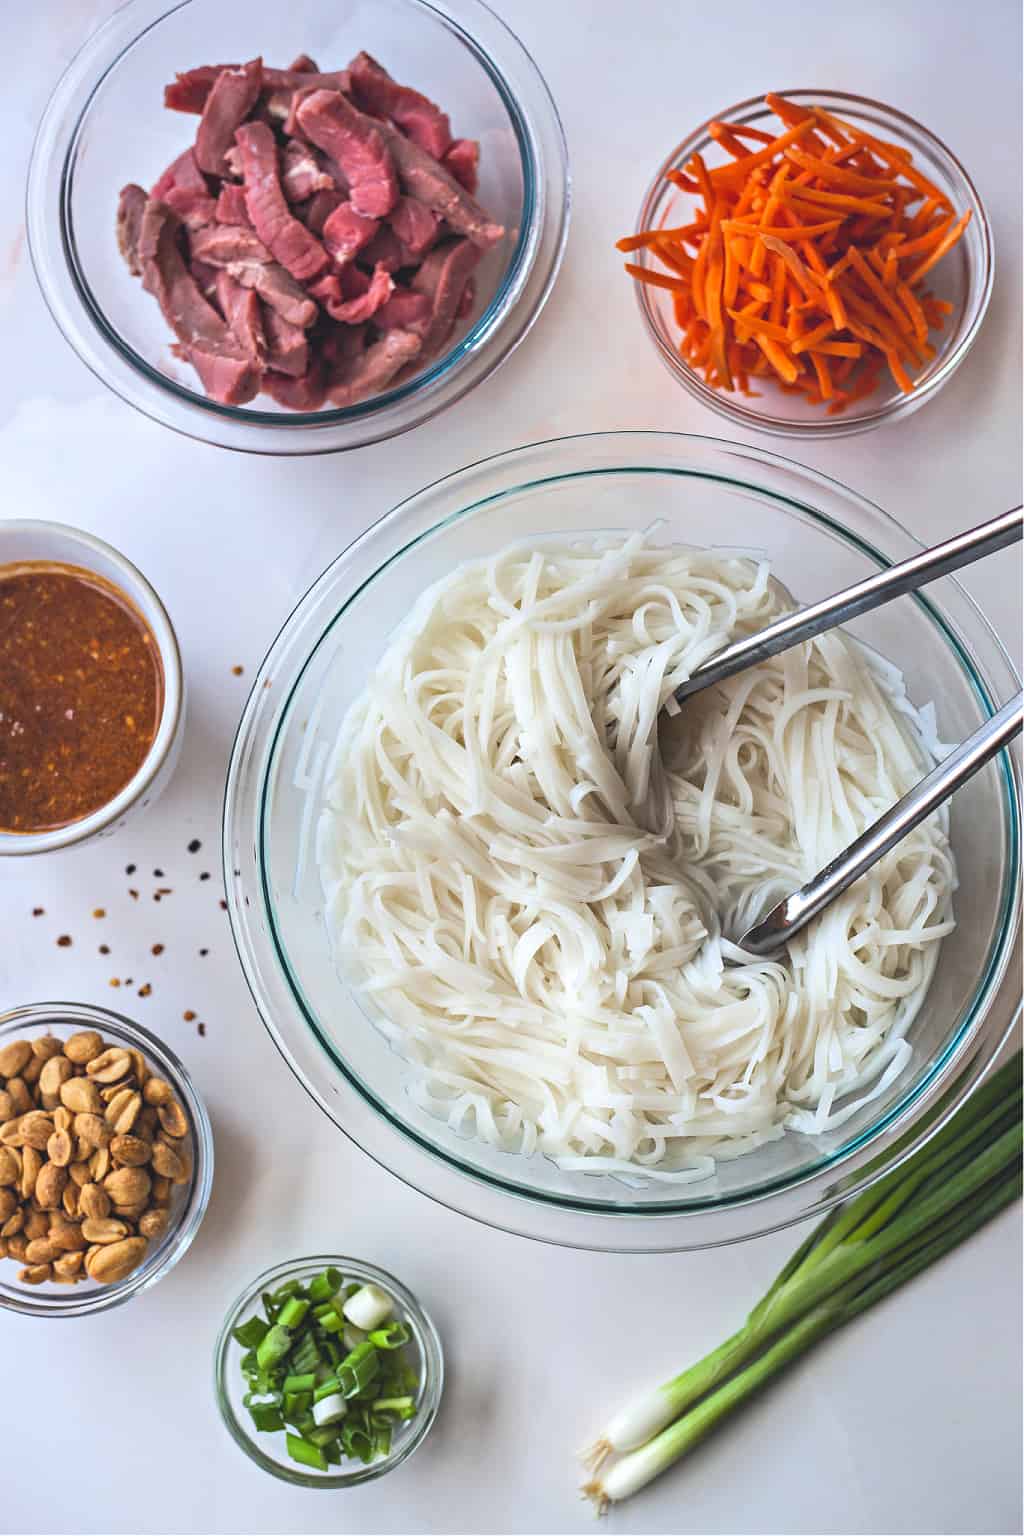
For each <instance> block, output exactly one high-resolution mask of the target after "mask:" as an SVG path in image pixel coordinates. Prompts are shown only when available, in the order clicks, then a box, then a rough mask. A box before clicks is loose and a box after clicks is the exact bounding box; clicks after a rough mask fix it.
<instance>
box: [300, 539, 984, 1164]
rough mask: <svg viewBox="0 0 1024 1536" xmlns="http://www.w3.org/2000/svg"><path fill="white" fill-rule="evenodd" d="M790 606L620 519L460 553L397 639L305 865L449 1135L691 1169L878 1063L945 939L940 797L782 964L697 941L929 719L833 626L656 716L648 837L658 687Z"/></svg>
mask: <svg viewBox="0 0 1024 1536" xmlns="http://www.w3.org/2000/svg"><path fill="white" fill-rule="evenodd" d="M790 607H792V603H791V600H790V599H789V597H788V594H787V593H786V592H785V590H784V589H783V588H782V587H781V586H780V585H779V584H778V583H777V582H775V581H774V580H773V579H771V577H770V573H769V571H768V567H767V565H766V564H765V563H764V562H763V561H758V560H756V559H753V558H750V557H748V556H740V555H734V554H731V553H728V552H716V551H713V550H694V549H688V548H680V547H675V546H673V547H668V548H655V547H648V546H646V545H645V544H644V542H643V540H642V539H640V538H639V537H634V538H630V539H626V540H623V539H615V540H611V539H609V540H603V541H602V540H597V541H591V542H588V543H586V544H584V545H575V546H556V545H551V546H548V545H545V546H544V547H543V548H542V549H539V550H538V549H531V548H527V547H523V546H512V547H510V548H508V549H505V550H503V551H502V552H501V553H500V554H498V555H496V556H495V557H494V558H492V559H490V560H481V561H476V562H474V563H471V564H467V565H464V566H462V567H461V568H460V569H458V570H456V571H455V572H454V573H453V574H452V575H451V576H449V577H448V578H447V579H445V580H444V581H442V582H439V583H438V584H437V585H436V586H434V587H432V588H431V589H430V590H429V591H427V592H425V593H424V594H423V597H422V599H421V601H420V602H419V603H418V605H417V606H416V608H415V609H414V611H413V612H412V614H411V615H410V616H409V618H408V620H407V621H406V622H405V623H404V624H403V626H402V627H401V629H400V631H399V632H398V633H397V634H396V636H395V638H394V640H393V642H392V644H391V645H390V647H389V649H388V651H387V653H386V654H385V656H384V657H383V659H382V661H381V662H380V664H379V666H378V668H377V669H376V671H375V673H374V675H373V676H372V678H371V679H370V682H369V685H368V687H367V689H366V691H365V693H364V694H363V695H362V696H361V697H360V698H359V699H358V700H357V702H356V703H355V704H354V705H353V707H352V708H351V709H350V711H349V713H348V715H347V717H346V719H345V722H344V725H343V727H342V730H341V733H340V736H339V739H338V742H337V744H336V747H335V750H334V754H333V757H332V761H331V764H330V766H329V768H328V774H327V790H326V802H325V805H324V807H323V809H322V813H321V817H320V823H319V829H318V857H319V862H320V869H321V875H322V879H323V883H324V889H325V893H326V897H327V907H326V911H327V916H328V925H329V928H330V931H331V934H332V939H333V942H334V945H335V952H336V955H337V957H338V959H339V963H340V964H341V966H342V968H343V970H344V972H345V973H346V974H347V975H348V976H349V977H352V976H355V977H357V978H358V979H359V980H360V981H361V982H362V984H363V985H364V986H365V987H366V988H367V991H368V993H369V994H370V995H371V996H372V998H373V1003H374V1007H375V1010H376V1009H379V1012H380V1016H381V1017H380V1027H381V1028H382V1029H383V1030H384V1031H385V1033H386V1034H387V1035H388V1036H389V1037H390V1038H391V1039H392V1040H393V1041H395V1042H396V1044H398V1045H399V1046H400V1048H401V1050H402V1051H403V1053H404V1054H405V1055H406V1056H407V1057H408V1058H409V1059H410V1060H411V1061H413V1062H415V1063H418V1065H419V1067H420V1068H421V1071H420V1072H419V1073H417V1074H416V1077H415V1081H414V1083H413V1085H412V1088H411V1092H412V1093H413V1095H414V1097H415V1098H416V1100H417V1102H418V1103H419V1104H420V1105H421V1106H422V1107H424V1108H425V1109H427V1110H429V1111H430V1112H431V1113H433V1114H436V1115H441V1116H443V1117H444V1118H445V1119H446V1120H447V1121H448V1122H449V1124H450V1125H451V1126H452V1128H453V1129H454V1130H456V1131H457V1132H459V1133H460V1134H463V1135H474V1136H477V1137H480V1138H483V1139H484V1140H486V1141H488V1142H490V1143H492V1144H493V1145H495V1146H500V1147H503V1148H509V1149H513V1150H519V1151H523V1152H526V1153H532V1152H533V1151H534V1150H538V1149H539V1150H540V1151H541V1152H543V1153H545V1154H547V1155H548V1156H550V1157H552V1158H554V1159H555V1160H556V1161H557V1162H559V1163H560V1164H561V1165H562V1166H563V1167H564V1168H566V1169H567V1170H579V1169H584V1170H586V1169H588V1168H590V1169H593V1170H594V1171H595V1172H597V1171H600V1172H618V1173H622V1174H632V1175H641V1174H650V1173H652V1172H655V1171H656V1172H657V1175H658V1176H659V1177H675V1178H677V1179H679V1180H692V1179H694V1178H698V1177H706V1176H707V1175H708V1173H709V1172H711V1171H713V1168H714V1159H715V1158H720V1157H730V1156H735V1155H737V1154H738V1153H741V1152H745V1151H747V1150H749V1149H751V1148H752V1147H755V1146H758V1145H760V1144H761V1143H763V1142H765V1141H767V1140H772V1139H775V1138H776V1137H778V1136H780V1135H782V1134H783V1132H784V1130H786V1129H787V1128H789V1129H793V1130H799V1131H806V1132H812V1133H821V1132H823V1131H827V1130H829V1129H833V1128H836V1127H837V1126H839V1125H841V1124H842V1122H843V1121H844V1120H845V1119H847V1118H848V1117H849V1116H850V1115H851V1114H853V1113H855V1112H856V1110H857V1108H858V1107H859V1106H860V1104H861V1103H862V1102H865V1101H866V1100H867V1099H869V1098H870V1097H872V1096H873V1095H875V1094H878V1093H880V1092H882V1091H884V1089H885V1087H887V1086H888V1084H889V1083H890V1082H891V1081H892V1080H893V1078H894V1077H895V1076H896V1075H898V1073H899V1072H900V1071H902V1070H903V1069H904V1067H905V1066H906V1062H907V1060H908V1059H909V1055H910V1048H909V1046H908V1044H907V1042H906V1041H905V1039H904V1038H903V1037H904V1034H905V1031H906V1029H907V1028H908V1026H909V1024H910V1022H911V1020H912V1019H913V1017H914V1014H915V1013H916V1011H917V1009H918V1007H919V1006H920V1003H921V1001H922V999H923V996H924V993H925V991H926V989H927V986H928V983H929V980H930V978H931V975H932V972H933V970H934V966H935V963H936V959H937V954H938V949H939V943H940V941H941V939H942V938H943V937H944V936H945V935H946V934H947V933H948V932H950V930H951V928H952V926H953V924H952V919H951V899H952V892H953V890H954V888H955V883H956V880H955V867H954V864H953V859H952V855H951V852H950V848H949V844H948V840H947V835H946V821H945V818H944V816H943V815H942V814H938V815H936V816H934V817H932V818H931V819H930V820H929V821H928V822H927V823H925V824H924V825H922V826H920V827H918V828H917V829H916V830H915V831H913V832H912V833H910V834H909V835H908V836H907V837H906V838H905V839H904V841H903V842H901V843H900V845H899V846H898V847H897V848H896V849H894V850H893V852H892V853H890V854H889V855H888V856H887V857H886V858H885V859H884V860H882V861H881V863H879V864H878V865H877V866H876V867H875V869H874V870H872V871H871V873H870V874H869V875H867V876H866V877H864V879H862V880H861V881H859V882H858V884H857V885H856V886H855V887H854V888H853V889H851V890H850V891H848V892H846V894H845V895H844V896H842V897H841V898H839V899H838V900H837V901H836V902H835V903H833V905H832V906H831V907H830V908H829V909H828V910H827V911H826V912H824V913H823V914H822V915H821V916H820V918H818V920H817V921H816V922H815V923H813V924H812V925H811V926H810V927H809V928H808V929H806V930H805V931H804V933H803V934H802V935H800V937H798V938H797V939H796V941H795V942H794V943H793V944H792V945H791V946H790V948H789V951H788V953H787V954H786V955H785V956H784V957H782V958H780V959H776V960H759V959H754V958H752V957H750V956H747V955H744V954H743V953H742V952H741V951H740V950H738V949H737V948H736V947H735V945H733V944H731V943H729V942H728V941H727V940H726V939H724V938H723V936H722V928H723V923H724V925H725V927H726V928H728V927H729V925H730V921H731V920H737V919H742V917H743V916H744V915H747V916H749V917H753V916H755V915H757V913H758V912H760V911H761V910H763V906H764V902H765V899H766V897H767V895H768V894H769V893H771V894H772V895H773V897H774V898H775V899H778V897H780V896H782V895H783V894H785V893H786V892H788V891H790V890H792V889H793V888H794V887H796V886H798V885H799V884H801V883H802V882H803V881H804V880H806V879H807V878H808V877H809V876H810V875H812V874H813V873H815V871H816V870H818V869H820V868H821V867H822V865H824V864H825V863H827V862H828V860H829V859H831V858H832V857H833V856H834V855H835V854H836V853H837V852H838V851H839V850H840V849H841V848H843V847H844V846H845V845H846V844H847V843H848V842H849V841H850V840H851V838H852V837H853V836H854V835H855V834H856V833H857V832H859V831H860V830H862V829H863V828H864V827H865V826H866V825H867V824H868V823H870V822H871V821H873V820H875V818H876V817H877V816H878V815H880V814H881V812H882V811H884V810H885V809H887V808H888V807H889V806H890V805H891V804H892V803H893V802H894V801H895V800H896V799H897V798H898V797H899V796H900V795H901V794H903V793H904V792H905V791H906V790H907V789H908V788H909V787H910V786H911V785H912V784H913V783H914V782H915V781H916V780H917V779H918V778H919V777H920V776H921V774H922V772H923V771H924V770H925V768H926V767H927V766H928V765H929V762H930V760H931V752H930V750H929V748H930V747H932V746H933V745H934V747H935V748H938V745H939V744H938V742H937V739H936V731H935V718H934V712H930V713H928V714H927V715H926V716H925V717H924V720H923V721H921V720H919V718H918V716H917V714H916V712H915V711H914V710H913V708H912V706H911V705H910V704H909V702H908V700H907V698H906V693H905V690H904V688H903V682H902V678H901V677H900V675H899V673H898V672H896V670H895V669H894V668H893V667H892V666H891V665H890V664H889V663H887V662H884V661H881V660H880V659H879V658H875V657H873V656H871V655H870V653H868V652H866V651H865V650H864V649H863V648H862V647H861V646H859V645H858V644H857V643H856V642H855V641H853V640H851V639H849V638H847V637H844V636H842V635H840V634H838V633H836V632H833V633H831V634H828V635H824V636H822V637H821V638H820V639H819V640H817V641H814V642H812V643H810V644H808V645H804V646H802V647H800V648H799V649H796V650H793V651H790V652H787V653H786V654H785V655H783V656H780V657H777V658H775V659H774V660H772V661H769V662H766V663H764V664H762V665H761V666H759V667H757V668H756V669H755V670H752V671H749V672H747V673H744V674H742V675H740V676H738V677H735V678H733V679H731V680H730V681H729V682H727V683H724V684H722V685H720V686H717V687H715V688H713V689H709V690H707V691H705V692H704V693H703V694H700V695H697V696H695V698H694V699H693V700H691V701H688V702H687V703H686V704H685V706H684V707H683V709H682V711H681V712H680V713H679V715H678V716H677V717H676V718H675V719H674V720H673V721H671V722H669V723H667V724H666V723H665V722H664V721H663V722H662V725H661V744H660V751H661V754H662V757H663V760H664V765H665V782H666V784H667V788H668V791H669V793H670V795H671V802H672V810H673V821H672V828H671V831H670V832H669V834H668V836H667V837H665V836H659V835H657V834H656V833H653V832H651V831H650V830H649V828H650V827H651V826H655V825H657V824H658V823H657V820H656V818H652V815H651V806H650V804H649V801H651V800H652V797H653V795H654V784H653V783H652V763H653V757H654V753H655V751H656V750H658V748H657V746H656V740H657V738H656V730H655V722H656V721H657V718H658V712H659V710H660V708H661V706H662V704H663V703H664V701H665V699H666V697H667V696H668V695H669V694H670V693H671V692H672V690H673V689H674V688H675V687H676V686H677V685H678V684H679V683H680V682H682V681H683V680H684V679H685V678H686V677H688V676H689V675H690V673H691V672H692V671H693V669H694V668H695V667H696V666H697V665H698V663H699V662H701V661H703V660H704V659H706V658H707V657H708V656H710V655H712V654H714V653H715V652H716V651H718V650H719V649H721V648H722V646H724V645H725V644H726V643H728V641H730V640H731V639H735V638H737V637H738V636H740V635H743V634H747V633H750V632H751V631H753V630H756V629H760V628H762V627H763V626H764V625H765V624H767V623H768V622H769V621H770V620H772V619H773V618H775V617H777V616H778V615H779V614H781V613H783V612H785V611H786V610H787V609H789V608H790ZM655 777H656V778H657V775H656V776H655ZM727 962H728V963H727Z"/></svg>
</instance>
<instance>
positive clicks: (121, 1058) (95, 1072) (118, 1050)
mask: <svg viewBox="0 0 1024 1536" xmlns="http://www.w3.org/2000/svg"><path fill="white" fill-rule="evenodd" d="M131 1069H132V1059H131V1057H130V1056H129V1054H128V1052H127V1051H126V1050H125V1048H124V1046H121V1045H111V1046H109V1047H108V1048H107V1050H105V1051H101V1052H100V1054H99V1055H98V1056H94V1057H93V1058H92V1060H91V1061H90V1062H87V1063H86V1068H85V1070H86V1072H87V1073H88V1075H89V1076H90V1077H91V1078H92V1080H93V1082H94V1083H104V1084H106V1083H116V1082H117V1081H118V1079H119V1078H122V1077H125V1076H126V1075H127V1073H129V1072H130V1071H131Z"/></svg>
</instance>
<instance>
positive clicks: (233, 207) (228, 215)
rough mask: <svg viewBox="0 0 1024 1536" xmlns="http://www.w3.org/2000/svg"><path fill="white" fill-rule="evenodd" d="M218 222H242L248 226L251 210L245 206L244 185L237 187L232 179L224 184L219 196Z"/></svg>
mask: <svg viewBox="0 0 1024 1536" xmlns="http://www.w3.org/2000/svg"><path fill="white" fill-rule="evenodd" d="M217 222H218V223H219V224H241V225H243V226H244V227H246V228H248V225H249V210H248V209H247V208H246V206H245V189H244V187H236V186H235V184H234V182H231V181H225V182H224V183H223V184H222V186H221V189H220V193H219V195H218V197H217Z"/></svg>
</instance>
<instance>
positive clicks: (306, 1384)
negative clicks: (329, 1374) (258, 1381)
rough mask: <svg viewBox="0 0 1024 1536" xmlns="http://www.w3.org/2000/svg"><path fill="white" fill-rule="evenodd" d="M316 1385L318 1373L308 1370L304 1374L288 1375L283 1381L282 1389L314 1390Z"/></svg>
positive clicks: (289, 1390) (286, 1391) (287, 1390)
mask: <svg viewBox="0 0 1024 1536" xmlns="http://www.w3.org/2000/svg"><path fill="white" fill-rule="evenodd" d="M315 1386H316V1373H315V1372H314V1371H306V1372H305V1373H304V1374H303V1375H302V1376H286V1377H285V1379H284V1381H283V1382H282V1383H281V1391H282V1392H285V1393H288V1392H312V1390H313V1388H314V1387H315Z"/></svg>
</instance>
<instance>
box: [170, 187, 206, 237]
mask: <svg viewBox="0 0 1024 1536" xmlns="http://www.w3.org/2000/svg"><path fill="white" fill-rule="evenodd" d="M163 201H164V202H165V203H166V204H167V206H168V208H173V209H174V212H175V213H176V214H177V215H178V218H179V219H180V220H181V222H182V223H183V224H184V226H185V228H186V229H202V227H203V225H204V224H212V223H214V221H215V220H216V217H217V200H216V198H213V197H211V196H210V195H209V193H208V192H206V191H205V189H204V190H203V191H202V192H193V191H192V189H191V188H189V187H170V188H169V189H168V190H167V191H166V192H165V193H164V196H163Z"/></svg>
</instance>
